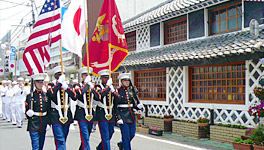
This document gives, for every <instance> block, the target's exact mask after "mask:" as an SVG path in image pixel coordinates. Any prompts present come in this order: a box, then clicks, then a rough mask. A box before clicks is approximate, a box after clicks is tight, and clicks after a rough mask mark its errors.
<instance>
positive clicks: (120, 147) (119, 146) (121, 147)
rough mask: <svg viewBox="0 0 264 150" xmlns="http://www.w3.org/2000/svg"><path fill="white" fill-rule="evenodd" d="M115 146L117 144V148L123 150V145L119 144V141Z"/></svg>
mask: <svg viewBox="0 0 264 150" xmlns="http://www.w3.org/2000/svg"><path fill="white" fill-rule="evenodd" d="M117 146H118V148H119V150H124V147H123V146H122V145H121V143H120V142H118V143H117Z"/></svg>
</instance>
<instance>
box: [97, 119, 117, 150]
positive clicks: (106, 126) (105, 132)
mask: <svg viewBox="0 0 264 150" xmlns="http://www.w3.org/2000/svg"><path fill="white" fill-rule="evenodd" d="M98 125H99V129H100V134H101V139H102V141H101V143H100V144H99V145H98V146H97V148H96V149H97V150H110V140H111V138H112V135H113V133H114V127H115V123H114V122H113V123H109V122H107V121H98Z"/></svg>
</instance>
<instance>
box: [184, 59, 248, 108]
mask: <svg viewBox="0 0 264 150" xmlns="http://www.w3.org/2000/svg"><path fill="white" fill-rule="evenodd" d="M229 65H244V66H243V67H242V68H241V71H238V70H237V71H236V73H238V72H242V73H243V71H244V75H245V76H244V77H243V74H241V76H242V77H241V78H238V77H236V78H234V79H235V80H236V81H237V80H238V79H241V80H244V84H245V85H243V83H242V84H241V85H238V84H236V85H235V86H231V87H242V100H241V101H238V100H236V101H234V100H228V97H227V99H226V100H213V99H212V100H209V99H208V100H193V99H192V88H193V86H192V81H193V79H192V69H193V68H197V67H198V68H199V69H200V68H203V67H220V66H221V67H222V66H229ZM228 72H230V71H228V70H226V71H224V72H223V71H221V74H222V73H228ZM232 72H234V71H231V73H232ZM211 74H213V72H212V73H211ZM223 79H224V80H226V81H227V80H228V79H229V80H230V79H233V78H232V77H230V78H228V77H226V78H220V80H221V81H222V80H223ZM211 80H214V79H211ZM216 80H219V78H216ZM188 81H189V83H188V88H187V90H188V100H187V101H188V103H207V104H243V105H245V104H246V99H247V98H246V93H247V91H246V63H245V62H244V61H240V62H232V63H224V64H216V65H203V66H189V67H188ZM198 81H200V79H199V80H198ZM203 81H205V79H204V80H203ZM207 81H209V80H207ZM208 86H209V85H208ZM211 87H213V86H211ZM217 87H228V85H227V83H226V85H225V86H223V85H221V86H218V85H216V88H217ZM243 88H244V91H243ZM208 91H209V89H208ZM226 91H227V89H226ZM208 93H209V92H208ZM226 93H228V91H227V92H226ZM213 94H216V95H217V94H223V92H220V93H219V92H216V93H213ZM232 94H233V92H231V95H232ZM234 94H237V95H238V92H236V93H234ZM226 95H228V94H226Z"/></svg>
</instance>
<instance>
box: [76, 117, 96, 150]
mask: <svg viewBox="0 0 264 150" xmlns="http://www.w3.org/2000/svg"><path fill="white" fill-rule="evenodd" d="M78 124H79V129H80V136H81V142H82V143H81V146H80V148H79V150H90V145H89V138H90V134H91V131H92V128H93V123H92V122H87V121H78Z"/></svg>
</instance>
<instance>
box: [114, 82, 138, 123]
mask: <svg viewBox="0 0 264 150" xmlns="http://www.w3.org/2000/svg"><path fill="white" fill-rule="evenodd" d="M113 95H114V96H115V99H114V107H115V113H116V117H117V120H120V119H122V120H123V121H124V123H134V122H136V119H135V113H134V110H133V109H138V108H137V104H139V99H138V97H137V95H136V93H135V90H134V89H133V88H131V86H130V87H124V86H121V87H120V88H118V89H117V90H116V91H115V92H114V93H113ZM119 104H122V105H128V104H132V105H133V106H132V107H118V105H119Z"/></svg>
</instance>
